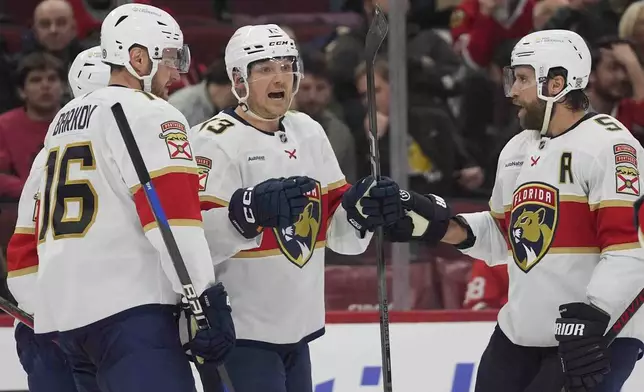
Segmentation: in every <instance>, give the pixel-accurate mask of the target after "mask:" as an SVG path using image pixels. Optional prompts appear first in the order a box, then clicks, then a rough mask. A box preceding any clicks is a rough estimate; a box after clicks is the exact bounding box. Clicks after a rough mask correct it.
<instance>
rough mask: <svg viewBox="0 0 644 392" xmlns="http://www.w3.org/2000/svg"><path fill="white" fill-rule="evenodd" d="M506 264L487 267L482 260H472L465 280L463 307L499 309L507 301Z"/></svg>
mask: <svg viewBox="0 0 644 392" xmlns="http://www.w3.org/2000/svg"><path fill="white" fill-rule="evenodd" d="M508 284H509V278H508V266H507V265H505V264H501V265H496V266H494V267H489V266H488V265H487V264H485V262H484V261H482V260H476V259H475V260H474V262H473V263H472V272H471V275H470V279H469V281H468V282H467V291H466V292H465V300H464V301H463V308H465V309H471V310H483V309H501V308H502V307H503V305H505V303H506V302H508V287H509V286H508Z"/></svg>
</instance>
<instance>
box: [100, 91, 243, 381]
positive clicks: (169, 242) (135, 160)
mask: <svg viewBox="0 0 644 392" xmlns="http://www.w3.org/2000/svg"><path fill="white" fill-rule="evenodd" d="M112 114H113V115H114V119H115V120H116V124H117V125H118V127H119V131H120V132H121V136H122V137H123V142H125V147H126V148H127V152H128V154H129V155H130V159H131V160H132V164H133V165H134V170H135V171H136V175H137V177H139V182H140V183H141V187H142V188H143V193H144V194H145V198H146V199H147V201H148V204H149V205H150V209H151V210H152V214H153V215H154V220H155V221H156V223H157V225H158V226H159V230H160V231H161V237H163V242H164V243H165V246H166V248H167V249H168V253H169V254H170V259H171V260H172V264H173V265H174V268H175V270H176V271H177V275H178V277H179V281H180V282H181V286H183V296H184V298H185V299H186V301H187V302H188V305H189V306H190V310H191V311H192V314H193V315H194V316H195V320H196V322H197V328H199V330H205V329H208V328H210V325H209V324H208V319H207V318H206V315H205V314H204V312H203V309H202V308H201V303H199V298H198V296H197V293H196V291H195V288H194V286H193V285H192V279H190V275H189V274H188V269H187V268H186V263H185V262H184V261H183V257H182V256H181V252H180V251H179V246H177V241H176V240H175V238H174V235H173V234H172V229H171V228H170V224H169V223H168V219H167V218H166V215H165V211H163V207H162V206H161V202H160V201H159V196H158V195H157V192H156V190H155V189H154V185H152V180H151V178H150V173H149V172H148V169H147V167H146V166H145V162H144V161H143V157H142V156H141V151H140V150H139V147H138V145H137V144H136V140H135V139H134V135H133V134H132V129H131V128H130V124H129V123H128V122H127V118H126V117H125V113H124V112H123V107H122V106H121V104H120V103H115V104H114V105H112ZM197 364H198V361H197V360H196V358H195V366H196V365H197ZM217 371H218V372H219V376H220V377H221V380H222V383H223V384H224V386H225V387H226V390H227V392H235V390H234V389H233V386H232V383H231V381H230V376H228V372H227V371H226V367H225V366H224V365H223V364H222V365H219V366H218V367H217Z"/></svg>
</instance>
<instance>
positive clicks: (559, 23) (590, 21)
mask: <svg viewBox="0 0 644 392" xmlns="http://www.w3.org/2000/svg"><path fill="white" fill-rule="evenodd" d="M617 4H618V2H616V1H610V0H569V1H565V2H563V6H562V7H560V8H559V9H558V10H557V12H556V13H555V14H554V15H553V16H552V18H550V20H549V21H548V22H546V24H545V25H544V26H543V30H550V29H563V30H572V31H575V32H577V33H578V34H579V35H581V36H582V37H584V39H585V40H586V41H588V43H589V44H590V45H592V44H594V43H595V42H597V40H599V39H601V38H602V37H606V36H615V35H617V24H618V23H619V18H620V14H621V12H622V11H623V10H621V9H616V8H615V6H616V5H617Z"/></svg>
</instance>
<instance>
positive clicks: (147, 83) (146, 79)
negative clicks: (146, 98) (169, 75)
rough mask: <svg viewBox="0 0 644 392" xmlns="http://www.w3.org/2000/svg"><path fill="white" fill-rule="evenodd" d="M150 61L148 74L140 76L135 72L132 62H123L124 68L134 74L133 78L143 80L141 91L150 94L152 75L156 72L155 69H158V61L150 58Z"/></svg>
mask: <svg viewBox="0 0 644 392" xmlns="http://www.w3.org/2000/svg"><path fill="white" fill-rule="evenodd" d="M150 61H152V70H151V71H150V74H149V75H145V76H140V75H139V74H138V73H136V71H135V70H134V68H132V64H130V63H129V62H127V63H125V69H127V70H128V72H129V73H130V74H131V75H132V76H134V77H135V78H137V79H138V80H141V81H142V82H143V91H145V92H146V93H150V94H151V93H152V78H153V77H154V75H155V74H156V73H157V70H158V69H159V62H158V61H157V60H152V59H150Z"/></svg>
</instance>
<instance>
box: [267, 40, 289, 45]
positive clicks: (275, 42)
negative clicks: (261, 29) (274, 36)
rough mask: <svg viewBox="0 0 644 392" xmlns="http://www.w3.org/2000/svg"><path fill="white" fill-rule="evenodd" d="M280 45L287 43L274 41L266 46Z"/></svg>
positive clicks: (286, 42) (286, 43)
mask: <svg viewBox="0 0 644 392" xmlns="http://www.w3.org/2000/svg"><path fill="white" fill-rule="evenodd" d="M280 45H288V41H274V42H270V43H269V44H268V46H280Z"/></svg>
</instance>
